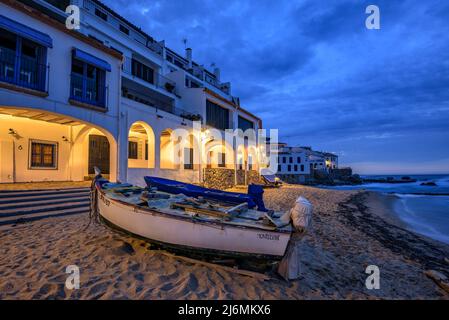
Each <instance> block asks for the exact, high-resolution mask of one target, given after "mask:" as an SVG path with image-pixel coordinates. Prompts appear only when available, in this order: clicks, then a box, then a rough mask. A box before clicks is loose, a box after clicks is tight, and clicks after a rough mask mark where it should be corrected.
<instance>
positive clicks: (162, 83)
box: [122, 57, 178, 96]
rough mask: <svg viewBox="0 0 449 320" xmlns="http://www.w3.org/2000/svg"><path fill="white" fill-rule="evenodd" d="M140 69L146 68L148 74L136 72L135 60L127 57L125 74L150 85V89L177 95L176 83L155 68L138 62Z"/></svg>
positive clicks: (124, 65)
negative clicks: (149, 71) (149, 72)
mask: <svg viewBox="0 0 449 320" xmlns="http://www.w3.org/2000/svg"><path fill="white" fill-rule="evenodd" d="M138 64H139V66H140V67H144V68H145V71H146V72H143V71H142V70H139V72H138V70H136V65H135V60H133V59H132V58H129V57H125V62H124V64H123V69H122V70H123V73H124V74H125V75H127V76H128V77H130V78H132V79H133V80H137V81H138V82H139V83H141V84H145V85H147V84H148V85H149V87H154V88H157V89H159V90H162V91H163V92H167V93H170V94H173V95H176V96H178V95H177V92H176V82H174V81H172V80H170V79H168V78H167V77H164V76H163V75H161V74H159V72H157V71H155V70H154V69H155V68H152V67H149V66H147V65H144V64H142V63H141V62H138ZM147 70H151V74H148V73H147V72H148V71H147Z"/></svg>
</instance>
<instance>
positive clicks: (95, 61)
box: [73, 48, 112, 71]
mask: <svg viewBox="0 0 449 320" xmlns="http://www.w3.org/2000/svg"><path fill="white" fill-rule="evenodd" d="M73 57H74V58H76V59H78V60H81V61H84V62H87V63H89V64H91V65H94V66H96V67H98V68H100V69H103V70H106V71H111V70H112V69H111V65H110V64H109V63H107V62H106V61H104V60H102V59H100V58H97V57H95V56H93V55H91V54H90V53H87V52H84V51H82V50H80V49H76V48H75V49H73Z"/></svg>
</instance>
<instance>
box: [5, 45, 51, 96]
mask: <svg viewBox="0 0 449 320" xmlns="http://www.w3.org/2000/svg"><path fill="white" fill-rule="evenodd" d="M48 71H49V66H47V65H45V64H40V63H38V60H37V59H36V58H32V57H27V56H25V55H22V56H18V55H16V53H15V52H14V51H13V50H10V49H7V48H0V81H2V82H6V83H9V84H12V85H16V86H20V87H24V88H28V89H32V90H37V91H41V92H48V82H47V79H48Z"/></svg>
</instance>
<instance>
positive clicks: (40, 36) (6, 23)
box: [0, 15, 53, 48]
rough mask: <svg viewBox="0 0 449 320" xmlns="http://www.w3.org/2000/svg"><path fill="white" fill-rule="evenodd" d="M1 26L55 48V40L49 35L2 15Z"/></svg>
mask: <svg viewBox="0 0 449 320" xmlns="http://www.w3.org/2000/svg"><path fill="white" fill-rule="evenodd" d="M0 28H3V29H6V30H8V31H10V32H12V33H15V34H17V35H19V36H21V37H23V38H27V39H29V40H31V41H34V42H36V43H38V44H40V45H43V46H45V47H48V48H53V40H52V38H51V37H50V36H49V35H47V34H45V33H42V32H40V31H37V30H34V29H32V28H30V27H27V26H26V25H23V24H21V23H19V22H16V21H14V20H11V19H9V18H7V17H5V16H2V15H0Z"/></svg>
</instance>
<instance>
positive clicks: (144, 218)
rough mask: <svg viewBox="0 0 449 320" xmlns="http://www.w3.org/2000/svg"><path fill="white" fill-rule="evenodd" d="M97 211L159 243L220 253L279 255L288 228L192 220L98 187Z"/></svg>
mask: <svg viewBox="0 0 449 320" xmlns="http://www.w3.org/2000/svg"><path fill="white" fill-rule="evenodd" d="M98 210H99V213H100V215H101V216H102V217H103V218H104V219H106V220H107V221H109V222H110V223H112V224H113V225H115V226H117V227H119V228H121V229H123V230H125V231H128V232H130V233H133V234H135V235H137V236H141V237H144V238H147V239H149V240H153V241H156V242H159V243H163V244H167V245H171V246H179V247H186V248H190V249H194V250H203V251H216V252H217V253H223V254H231V255H232V254H238V255H250V256H275V257H282V256H283V255H284V254H285V251H286V248H287V246H288V243H289V240H290V236H291V234H290V232H285V231H266V230H262V229H257V228H250V227H241V226H234V225H232V226H231V225H226V224H222V223H216V222H204V221H201V222H199V221H194V220H193V219H191V218H189V217H178V216H174V215H170V214H167V213H161V212H157V211H153V210H151V209H149V208H148V209H146V208H141V207H138V206H133V205H130V204H127V203H124V202H121V201H119V200H115V199H111V198H108V197H106V196H105V195H104V193H103V192H102V191H101V190H99V191H98Z"/></svg>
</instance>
